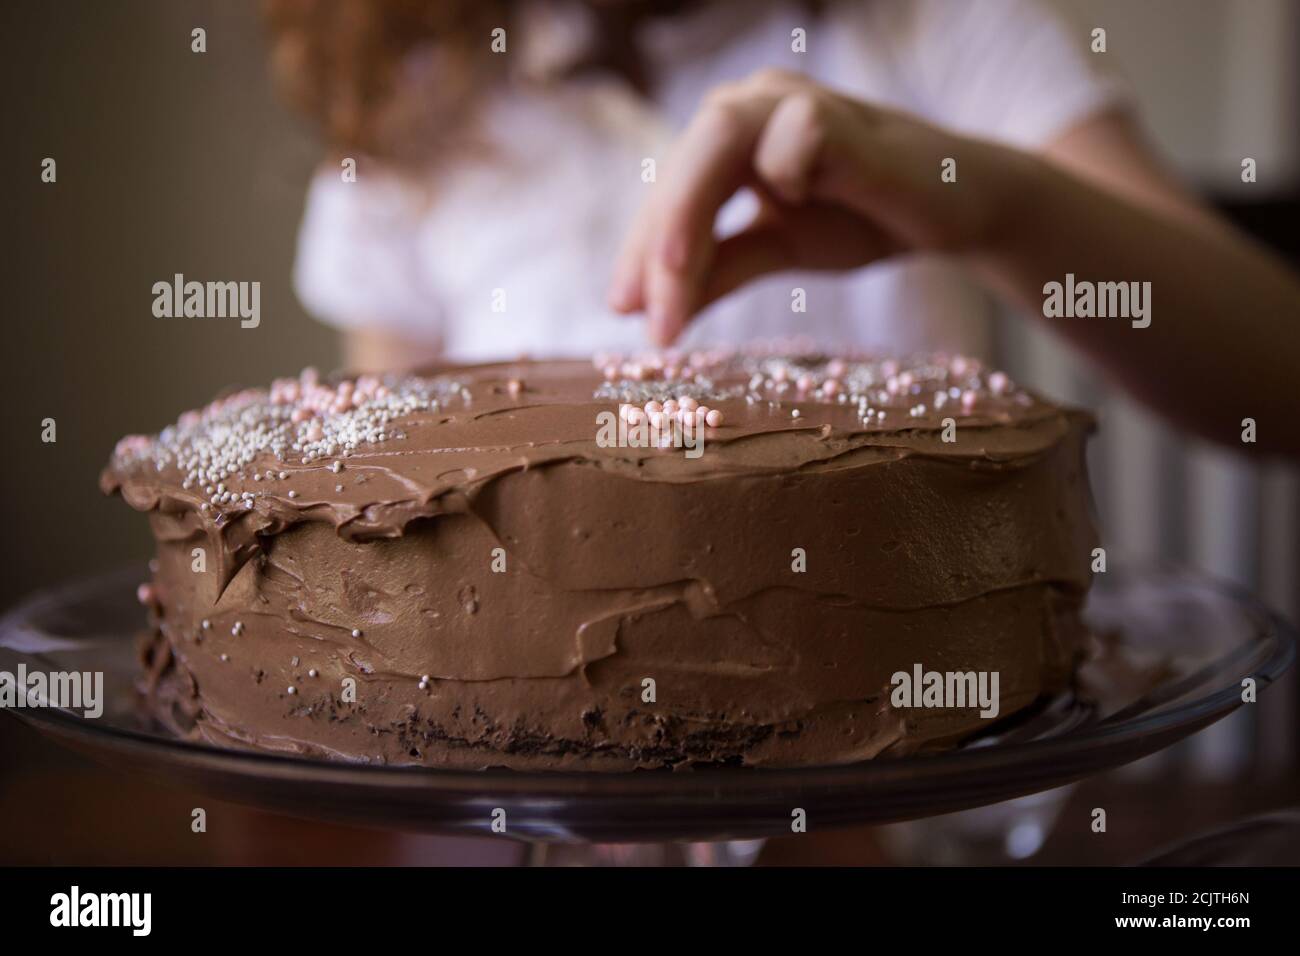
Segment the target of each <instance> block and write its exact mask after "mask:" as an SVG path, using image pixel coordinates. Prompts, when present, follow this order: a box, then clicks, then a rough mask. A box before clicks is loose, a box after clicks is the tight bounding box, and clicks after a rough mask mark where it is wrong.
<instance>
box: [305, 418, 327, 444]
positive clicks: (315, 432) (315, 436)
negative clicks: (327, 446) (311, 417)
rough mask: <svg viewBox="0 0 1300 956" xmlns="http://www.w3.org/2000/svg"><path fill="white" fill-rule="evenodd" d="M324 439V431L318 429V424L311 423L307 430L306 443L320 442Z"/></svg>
mask: <svg viewBox="0 0 1300 956" xmlns="http://www.w3.org/2000/svg"><path fill="white" fill-rule="evenodd" d="M324 437H325V430H324V429H323V428H321V427H320V422H312V423H311V427H310V428H308V429H307V440H308V441H320V440H321V439H322V438H324Z"/></svg>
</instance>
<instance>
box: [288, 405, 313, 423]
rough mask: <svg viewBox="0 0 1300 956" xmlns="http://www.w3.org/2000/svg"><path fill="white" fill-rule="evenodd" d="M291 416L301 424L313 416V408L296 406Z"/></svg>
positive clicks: (295, 421)
mask: <svg viewBox="0 0 1300 956" xmlns="http://www.w3.org/2000/svg"><path fill="white" fill-rule="evenodd" d="M291 417H292V418H293V421H294V424H296V425H300V424H302V423H303V422H305V421H306V420H307V419H309V418H311V409H310V408H295V409H294V410H293V415H292V416H291Z"/></svg>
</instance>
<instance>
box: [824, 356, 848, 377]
mask: <svg viewBox="0 0 1300 956" xmlns="http://www.w3.org/2000/svg"><path fill="white" fill-rule="evenodd" d="M845 371H846V369H845V366H844V362H843V361H841V360H840V359H831V361H830V362H829V363H827V365H826V374H827V375H829V376H830V377H831V378H839V377H840V376H841V375H843V374H844V372H845Z"/></svg>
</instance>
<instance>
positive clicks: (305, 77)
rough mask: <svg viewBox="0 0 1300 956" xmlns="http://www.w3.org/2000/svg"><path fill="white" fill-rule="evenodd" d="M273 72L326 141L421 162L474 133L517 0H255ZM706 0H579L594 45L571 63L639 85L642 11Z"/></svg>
mask: <svg viewBox="0 0 1300 956" xmlns="http://www.w3.org/2000/svg"><path fill="white" fill-rule="evenodd" d="M263 2H264V10H265V17H266V21H267V24H268V27H269V29H270V34H271V41H272V67H273V73H274V75H275V77H276V80H277V82H278V84H279V86H280V87H281V89H282V90H283V92H284V93H285V95H286V96H287V98H288V99H289V101H290V102H291V103H293V104H294V105H295V106H296V107H297V108H298V109H300V110H301V111H302V112H303V113H305V114H306V115H307V116H308V117H310V118H311V119H312V120H314V121H315V123H316V125H317V126H318V127H319V128H320V131H321V133H322V134H323V136H324V139H325V142H326V144H327V145H328V146H329V147H330V149H331V151H333V152H334V153H336V154H339V155H353V154H358V153H359V154H361V155H366V156H373V157H377V158H380V159H383V160H385V161H386V162H390V163H394V164H396V165H409V164H416V163H419V164H425V163H428V162H431V161H433V160H435V159H437V158H438V157H440V156H442V155H444V154H445V153H446V152H449V151H450V150H452V149H453V148H455V147H457V146H463V145H465V144H466V142H467V141H469V142H472V135H468V134H470V132H471V130H472V119H473V114H474V107H475V104H476V101H477V99H478V98H479V97H480V96H481V95H482V94H483V92H484V91H486V90H488V89H491V88H492V87H494V86H497V85H500V84H502V83H505V82H508V81H509V76H508V73H507V64H508V61H507V58H506V57H503V56H497V55H494V54H493V53H492V51H491V48H490V41H491V36H492V31H493V30H494V29H495V28H497V27H505V28H506V29H507V31H508V32H510V31H511V27H513V26H514V25H516V23H517V20H518V17H519V12H520V7H521V6H522V4H521V3H520V2H519V0H263ZM699 2H703V0H619V2H616V3H613V2H609V0H586V2H585V3H584V6H585V9H586V11H587V13H588V14H589V15H590V16H591V18H592V20H593V21H594V25H595V30H596V35H595V37H594V38H593V43H592V47H591V49H590V50H588V51H587V52H586V54H585V57H584V59H583V60H582V62H580V63H578V64H575V69H592V68H599V69H607V70H611V71H614V72H617V73H619V74H621V75H623V76H624V77H625V78H626V79H628V80H629V81H630V82H631V83H632V84H633V85H634V86H635V87H637V88H640V89H642V90H644V88H645V81H644V77H643V76H642V74H641V69H640V61H639V57H637V55H636V52H635V46H634V43H633V42H632V36H633V31H634V28H635V25H636V24H637V23H639V22H640V21H641V20H642V19H644V18H645V17H647V16H651V15H654V16H664V15H671V14H674V13H677V12H680V11H681V10H682V9H683V8H685V7H689V6H694V5H696V4H698V3H699Z"/></svg>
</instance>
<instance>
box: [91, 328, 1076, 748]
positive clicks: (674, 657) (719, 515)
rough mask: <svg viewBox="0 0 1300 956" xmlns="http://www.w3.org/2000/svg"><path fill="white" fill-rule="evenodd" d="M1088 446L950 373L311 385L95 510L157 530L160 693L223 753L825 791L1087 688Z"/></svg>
mask: <svg viewBox="0 0 1300 956" xmlns="http://www.w3.org/2000/svg"><path fill="white" fill-rule="evenodd" d="M1091 427H1092V422H1091V419H1090V418H1089V417H1088V416H1087V415H1086V414H1084V413H1082V412H1078V411H1073V410H1068V409H1063V408H1060V407H1058V406H1056V405H1053V404H1051V403H1049V402H1046V401H1044V400H1042V399H1041V398H1038V397H1036V396H1034V395H1032V394H1030V393H1029V392H1027V391H1025V390H1023V389H1021V388H1019V387H1017V386H1016V385H1015V384H1014V383H1012V382H1010V381H1009V380H1008V379H1007V377H1006V376H1005V375H1003V374H1001V373H998V372H991V371H990V370H988V369H986V368H984V367H982V366H981V365H980V364H979V363H977V362H975V361H973V360H968V359H965V358H961V357H949V356H943V355H935V356H920V357H916V358H913V359H910V360H907V361H894V360H867V359H854V358H833V357H832V358H827V357H818V356H805V357H790V356H783V355H777V354H759V353H742V354H728V353H721V352H710V353H697V354H694V355H664V356H658V357H653V356H652V357H648V358H644V359H642V360H629V359H626V358H617V357H616V358H601V359H599V360H598V361H597V362H596V363H595V365H594V367H593V365H592V364H591V363H586V362H513V363H503V364H493V365H476V366H468V367H448V368H442V369H437V370H432V371H429V372H427V373H421V374H418V375H417V374H392V375H388V376H382V377H374V376H361V377H358V378H352V377H337V378H330V379H328V380H322V379H320V378H319V377H318V376H317V375H316V374H315V373H313V372H312V371H311V370H308V371H307V372H304V373H303V374H302V375H301V376H300V377H299V378H296V379H283V380H278V381H276V382H275V383H273V384H272V385H271V387H270V388H269V389H248V390H244V391H239V392H235V393H233V394H230V395H227V396H225V397H222V398H220V399H218V400H216V401H214V402H212V403H211V404H210V405H208V406H207V407H206V408H204V409H202V410H200V411H196V412H189V413H187V414H185V415H183V416H182V417H181V418H180V421H179V422H178V423H177V424H175V425H173V426H171V427H169V428H166V429H164V430H163V432H162V433H161V434H159V435H156V436H151V437H146V436H131V437H129V438H126V439H123V441H122V442H121V443H119V445H118V448H117V450H116V452H115V453H114V455H113V458H112V461H111V462H110V464H109V466H108V468H107V469H106V470H105V471H104V473H103V476H102V479H101V484H102V487H103V488H104V490H105V491H107V492H117V493H120V494H121V495H122V497H123V498H124V499H125V500H126V501H127V502H128V503H129V504H130V505H132V506H133V507H134V508H136V509H138V510H140V511H144V512H148V514H149V517H150V521H151V522H152V526H153V532H154V535H155V537H156V539H157V547H158V550H157V558H156V561H155V562H154V563H153V565H152V567H153V569H154V574H153V580H152V583H150V584H146V585H144V586H142V588H141V594H140V597H141V600H142V601H143V602H144V603H145V604H146V605H147V606H148V607H149V609H150V617H151V624H152V633H151V635H150V638H149V641H148V643H147V646H146V647H145V654H144V656H145V663H146V679H145V681H144V682H143V684H144V689H145V691H146V693H147V694H148V698H149V700H150V701H151V702H152V704H153V706H154V708H155V710H156V711H157V713H158V714H160V715H162V716H164V717H166V718H167V719H168V720H169V721H171V722H173V723H174V724H176V725H177V726H179V727H180V728H181V729H182V730H183V732H185V733H188V734H190V735H192V736H193V737H195V738H196V739H199V740H202V741H206V742H209V743H213V744H219V745H222V746H234V747H250V748H259V749H266V750H274V751H283V752H291V753H298V754H306V755H312V756H323V757H329V758H338V759H344V760H354V761H368V762H375V763H385V764H415V765H424V766H427V767H451V768H482V767H491V766H505V767H512V768H519V769H559V770H624V769H632V768H659V767H688V766H700V765H719V764H734V765H768V766H789V765H809V764H829V763H844V762H849V761H857V760H864V759H868V758H874V757H879V756H881V755H895V754H908V753H913V752H916V751H919V750H934V749H941V748H945V747H951V746H954V745H956V744H958V743H960V742H962V741H964V740H966V739H968V738H970V737H972V736H973V735H977V734H980V733H981V732H984V731H987V730H988V729H989V728H990V726H993V725H994V724H996V723H997V722H998V721H1000V720H1005V719H1007V718H1008V717H1012V716H1013V715H1016V714H1017V713H1019V712H1022V711H1024V710H1025V709H1026V708H1030V707H1032V706H1034V705H1035V704H1036V703H1037V702H1041V701H1043V700H1044V699H1047V698H1049V697H1051V696H1052V695H1054V694H1057V693H1059V692H1060V691H1062V690H1063V689H1065V688H1067V687H1068V686H1069V684H1070V682H1071V680H1072V675H1073V672H1074V669H1075V667H1076V665H1077V663H1078V660H1079V657H1080V654H1081V648H1082V647H1083V643H1084V634H1083V629H1082V626H1081V622H1080V616H1079V609H1080V604H1081V602H1082V600H1083V598H1084V595H1085V593H1086V591H1087V588H1088V585H1089V578H1090V573H1089V563H1090V559H1091V549H1092V548H1093V547H1094V545H1095V540H1094V531H1093V527H1092V523H1091V520H1090V502H1089V496H1088V486H1087V479H1086V474H1085V468H1084V442H1085V438H1086V435H1087V433H1088V432H1089V431H1090V430H1091ZM930 673H934V674H938V675H940V678H941V680H942V675H945V674H946V675H953V674H956V675H975V674H978V675H989V674H992V675H995V680H994V684H993V686H994V688H995V689H996V693H997V701H996V706H995V707H994V708H993V713H992V714H990V713H989V709H988V708H987V707H986V708H984V714H983V715H981V712H980V711H981V707H980V705H979V704H978V703H977V702H976V701H974V700H973V699H967V700H965V701H964V702H958V704H957V705H956V706H954V705H953V702H952V700H949V699H945V701H943V702H942V703H945V704H946V705H941V706H931V705H930V704H928V703H923V702H922V694H921V692H920V689H919V687H914V688H913V689H912V691H910V692H903V691H901V690H900V686H901V684H900V681H901V676H900V675H908V676H909V677H910V676H911V675H915V677H916V678H917V681H918V684H919V683H920V682H921V681H922V679H923V677H924V675H926V674H930ZM947 686H948V688H949V689H951V688H952V686H953V683H952V681H951V679H949V681H948V685H947ZM970 686H971V688H972V689H973V687H974V684H973V683H972V684H971V685H970ZM913 692H914V694H915V697H914V698H913V697H911V696H909V694H911V693H913ZM972 693H973V690H972ZM936 699H938V698H936ZM990 718H992V719H990Z"/></svg>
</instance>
